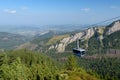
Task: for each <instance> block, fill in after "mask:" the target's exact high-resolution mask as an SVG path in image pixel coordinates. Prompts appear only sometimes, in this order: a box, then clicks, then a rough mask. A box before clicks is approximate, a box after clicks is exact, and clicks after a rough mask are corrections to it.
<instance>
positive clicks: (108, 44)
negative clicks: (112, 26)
mask: <svg viewBox="0 0 120 80" xmlns="http://www.w3.org/2000/svg"><path fill="white" fill-rule="evenodd" d="M103 43H104V46H105V48H112V49H120V31H117V32H114V33H112V34H111V35H108V36H106V37H105V38H104V39H103Z"/></svg>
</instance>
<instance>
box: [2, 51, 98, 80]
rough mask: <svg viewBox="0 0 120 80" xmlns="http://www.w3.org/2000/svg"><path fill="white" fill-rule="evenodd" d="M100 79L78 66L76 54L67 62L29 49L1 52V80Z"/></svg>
mask: <svg viewBox="0 0 120 80" xmlns="http://www.w3.org/2000/svg"><path fill="white" fill-rule="evenodd" d="M78 79H79V80H98V79H99V77H97V76H96V75H93V73H92V74H89V73H88V72H87V71H85V70H84V69H82V68H80V67H78V63H77V60H76V58H75V56H73V55H71V56H69V57H68V59H67V61H66V62H65V64H62V63H58V62H57V61H55V60H53V59H51V58H50V57H47V56H46V55H44V54H40V53H37V52H32V51H28V50H17V51H7V52H4V53H1V54H0V80H78Z"/></svg>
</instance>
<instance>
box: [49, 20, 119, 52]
mask: <svg viewBox="0 0 120 80" xmlns="http://www.w3.org/2000/svg"><path fill="white" fill-rule="evenodd" d="M106 28H107V32H105V29H106ZM119 30H120V20H119V21H116V22H113V23H112V24H110V25H109V27H92V28H89V29H87V30H84V31H81V32H79V33H76V34H74V35H72V36H69V37H66V38H63V39H62V40H60V42H59V43H58V44H55V45H52V46H50V47H49V49H56V50H57V51H58V52H64V51H65V48H66V46H67V45H68V44H70V43H72V42H74V41H76V40H77V39H81V38H82V39H83V40H89V39H90V38H91V37H92V36H93V35H94V34H96V33H97V35H98V36H97V38H98V39H99V40H100V42H101V45H103V43H102V39H104V37H103V33H104V32H105V33H107V35H110V34H112V33H114V32H116V31H119ZM86 45H87V44H86Z"/></svg>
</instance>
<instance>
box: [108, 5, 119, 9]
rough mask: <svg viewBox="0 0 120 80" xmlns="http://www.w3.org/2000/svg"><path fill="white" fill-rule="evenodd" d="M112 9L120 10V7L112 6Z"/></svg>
mask: <svg viewBox="0 0 120 80" xmlns="http://www.w3.org/2000/svg"><path fill="white" fill-rule="evenodd" d="M110 8H111V9H120V8H119V7H118V6H110Z"/></svg>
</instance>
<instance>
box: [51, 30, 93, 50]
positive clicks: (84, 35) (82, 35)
mask: <svg viewBox="0 0 120 80" xmlns="http://www.w3.org/2000/svg"><path fill="white" fill-rule="evenodd" d="M94 32H95V31H94V28H89V29H87V30H85V31H82V32H79V33H76V34H75V35H72V36H69V37H66V38H63V39H62V40H60V43H59V44H56V45H55V46H57V47H55V46H53V45H52V46H50V48H49V49H54V48H55V49H56V50H57V51H58V52H64V51H65V47H66V46H67V45H68V44H70V43H72V42H74V41H76V40H77V39H81V38H82V39H84V40H87V39H89V38H91V37H92V36H93V35H94Z"/></svg>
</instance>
